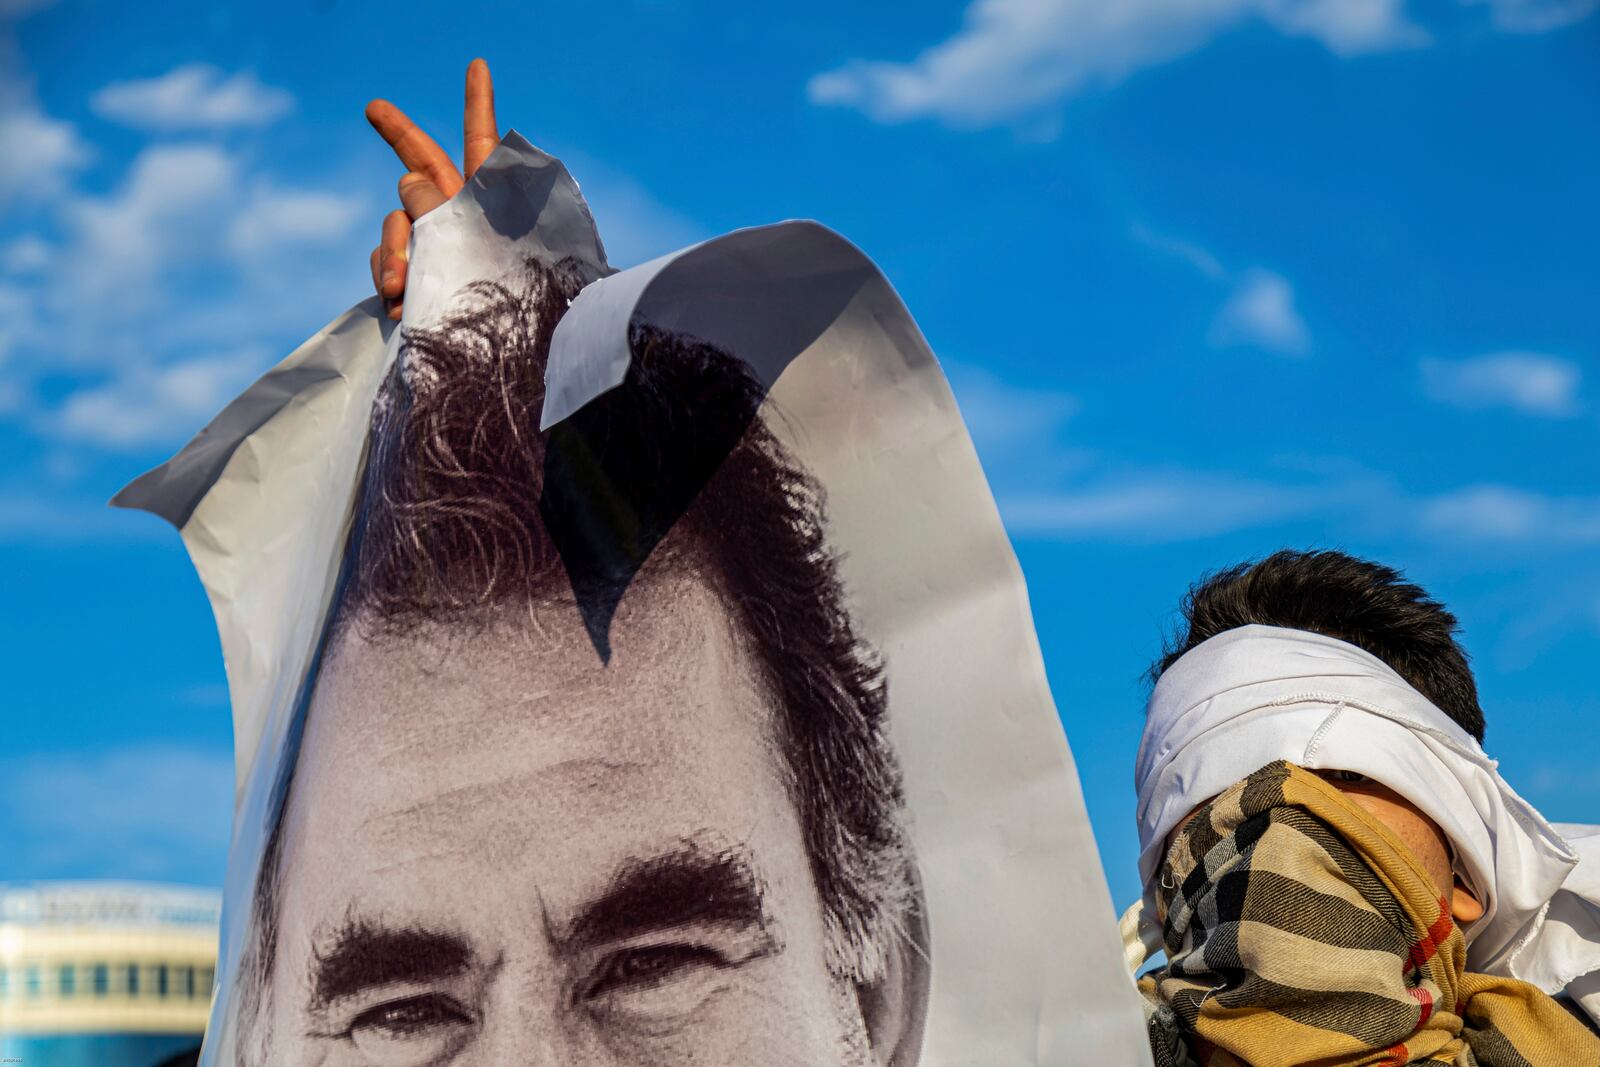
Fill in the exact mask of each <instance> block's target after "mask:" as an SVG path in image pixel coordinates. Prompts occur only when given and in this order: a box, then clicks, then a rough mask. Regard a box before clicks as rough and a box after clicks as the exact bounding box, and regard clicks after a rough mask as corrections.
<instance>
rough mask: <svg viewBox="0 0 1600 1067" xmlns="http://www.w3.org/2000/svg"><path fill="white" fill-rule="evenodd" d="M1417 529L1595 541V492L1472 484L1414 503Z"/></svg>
mask: <svg viewBox="0 0 1600 1067" xmlns="http://www.w3.org/2000/svg"><path fill="white" fill-rule="evenodd" d="M1418 510H1419V519H1420V522H1421V527H1422V529H1423V530H1424V531H1425V532H1427V533H1430V534H1432V535H1434V536H1436V537H1439V538H1444V539H1448V540H1451V541H1453V542H1456V543H1460V542H1472V541H1476V542H1492V543H1502V544H1503V543H1514V544H1528V543H1544V544H1568V545H1593V544H1600V497H1573V496H1566V497H1563V496H1554V495H1550V494H1546V493H1539V492H1535V491H1532V490H1528V489H1522V488H1518V487H1515V486H1507V485H1476V486H1469V487H1467V488H1464V489H1459V490H1456V491H1454V492H1450V493H1445V494H1442V495H1440V496H1437V497H1434V498H1432V499H1429V500H1425V501H1422V502H1420V506H1419V509H1418Z"/></svg>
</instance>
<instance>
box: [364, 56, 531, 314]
mask: <svg viewBox="0 0 1600 1067" xmlns="http://www.w3.org/2000/svg"><path fill="white" fill-rule="evenodd" d="M367 121H368V122H370V123H372V128H373V129H375V130H377V131H378V133H379V134H380V135H382V137H383V139H384V140H385V141H388V142H389V147H390V148H393V149H394V153H395V155H397V156H399V157H400V162H401V163H403V164H405V168H406V173H405V176H404V177H402V178H401V179H400V204H401V210H397V211H391V212H390V213H389V214H388V215H387V216H385V217H384V220H383V233H382V236H381V237H380V239H379V241H378V247H377V248H374V249H373V250H372V284H373V285H374V286H375V287H376V288H377V290H378V295H379V296H381V297H383V299H384V301H385V303H386V304H387V305H388V314H389V317H390V318H391V319H399V318H400V309H401V301H402V298H403V297H404V296H405V291H406V246H407V244H408V243H409V242H410V240H411V224H412V223H413V222H415V221H416V220H417V219H419V218H421V217H422V216H423V215H426V214H427V213H428V212H430V211H432V210H433V209H434V208H436V207H438V206H439V205H440V204H442V203H444V202H445V201H446V200H448V199H450V198H451V197H452V196H454V195H456V193H458V192H460V190H461V187H462V185H464V184H466V180H467V179H468V178H470V177H472V175H473V172H475V171H476V170H477V169H478V167H479V166H480V165H481V164H482V163H483V161H484V160H485V159H488V158H489V153H491V152H493V151H494V149H495V145H497V144H499V143H500V134H499V133H498V132H497V130H496V127H495V121H494V84H493V82H491V81H490V79H489V64H487V63H485V62H484V61H483V60H481V59H474V60H473V61H472V63H471V64H470V65H468V67H467V107H466V119H465V121H464V122H463V124H462V128H463V130H464V138H463V140H464V144H463V146H462V162H463V163H464V164H465V165H464V167H463V168H462V169H461V170H457V169H456V165H455V163H454V161H452V160H451V158H450V156H449V154H448V153H447V152H445V150H444V149H442V148H440V147H439V145H438V143H437V142H435V141H434V139H433V138H431V137H429V136H428V135H427V134H425V133H423V132H422V129H421V127H419V126H418V125H417V124H416V123H414V122H412V121H411V120H410V119H409V118H407V117H406V114H405V112H403V111H401V110H400V109H399V108H397V107H395V106H394V105H393V104H391V103H389V101H387V100H374V101H372V103H370V104H368V105H367Z"/></svg>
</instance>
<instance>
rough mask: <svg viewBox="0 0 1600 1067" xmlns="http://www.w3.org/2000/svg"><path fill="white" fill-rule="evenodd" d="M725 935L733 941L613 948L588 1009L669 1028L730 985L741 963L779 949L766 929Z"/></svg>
mask: <svg viewBox="0 0 1600 1067" xmlns="http://www.w3.org/2000/svg"><path fill="white" fill-rule="evenodd" d="M721 940H722V941H724V942H727V943H726V944H723V945H721V946H713V945H711V944H704V943H696V942H693V941H674V942H665V943H661V944H646V945H637V946H632V947H629V948H626V949H623V950H621V951H618V952H615V953H612V954H610V955H609V956H607V957H605V958H604V959H603V960H602V961H601V963H600V966H599V969H598V970H597V972H596V973H595V975H594V978H593V979H592V980H591V982H590V983H589V985H588V987H587V988H586V989H585V990H584V992H583V999H584V1001H585V1002H586V1004H587V1007H588V1010H589V1011H590V1012H591V1013H592V1014H594V1015H595V1016H597V1019H598V1021H599V1022H600V1023H601V1025H603V1026H616V1027H625V1028H629V1029H634V1030H637V1031H639V1032H641V1033H645V1034H652V1033H657V1034H659V1033H663V1032H667V1031H670V1030H672V1029H675V1028H676V1027H678V1026H680V1025H683V1024H685V1023H687V1022H688V1021H690V1019H691V1018H692V1017H693V1015H694V1014H695V1012H697V1011H698V1010H699V1009H700V1008H702V1007H704V1006H705V1005H706V1003H707V1002H708V1001H710V1000H711V999H712V998H713V997H715V996H717V995H718V994H719V993H722V992H724V991H725V990H727V989H728V988H729V986H730V985H731V984H732V982H733V980H734V972H735V971H736V970H737V969H738V968H740V967H742V966H744V965H745V964H748V963H752V962H754V961H756V960H759V959H763V958H765V957H767V956H769V955H771V954H772V953H774V952H777V951H778V950H779V949H778V946H777V944H776V943H775V941H774V940H773V938H772V937H771V936H769V935H768V934H766V933H765V932H756V933H754V934H752V933H749V932H743V933H740V932H734V933H731V934H729V935H725V936H724V937H723V938H722V939H721Z"/></svg>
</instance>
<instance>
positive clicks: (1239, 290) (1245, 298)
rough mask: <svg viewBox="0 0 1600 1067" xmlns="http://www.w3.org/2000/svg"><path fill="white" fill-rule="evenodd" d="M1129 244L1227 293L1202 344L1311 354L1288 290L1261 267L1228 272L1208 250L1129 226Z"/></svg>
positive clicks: (1307, 335) (1290, 287) (1139, 224)
mask: <svg viewBox="0 0 1600 1067" xmlns="http://www.w3.org/2000/svg"><path fill="white" fill-rule="evenodd" d="M1129 233H1130V234H1131V235H1132V237H1133V239H1134V240H1135V241H1138V242H1139V243H1140V244H1142V245H1145V246H1146V247H1148V248H1151V249H1154V250H1155V251H1157V252H1160V253H1161V254H1162V255H1165V256H1168V257H1170V258H1172V259H1176V260H1179V261H1181V262H1183V263H1185V264H1187V265H1188V266H1189V267H1190V268H1191V269H1192V270H1194V272H1195V273H1196V274H1199V275H1200V276H1201V277H1203V278H1205V279H1206V280H1207V281H1211V282H1218V283H1222V284H1226V285H1228V286H1229V287H1230V288H1231V292H1230V293H1229V294H1228V297H1227V299H1226V300H1225V301H1224V302H1223V304H1222V307H1221V308H1220V309H1219V310H1218V312H1217V314H1216V317H1215V318H1214V319H1213V320H1212V322H1211V330H1210V333H1209V334H1208V336H1207V341H1208V342H1209V343H1210V344H1211V345H1212V346H1213V347H1218V348H1226V347H1231V346H1234V345H1247V346H1249V347H1252V348H1261V349H1265V350H1266V351H1268V352H1276V353H1277V354H1279V355H1283V356H1304V355H1306V354H1307V353H1309V352H1310V350H1311V331H1310V330H1309V329H1308V328H1307V327H1306V323H1305V319H1304V318H1303V317H1302V316H1301V314H1300V311H1299V309H1298V308H1297V307H1296V306H1295V300H1294V286H1293V285H1291V284H1290V283H1289V280H1288V279H1287V278H1285V277H1284V276H1283V275H1281V274H1279V273H1277V272H1276V271H1270V270H1267V269H1265V268H1263V267H1252V268H1250V269H1249V270H1244V271H1239V272H1234V271H1231V270H1229V269H1228V268H1227V267H1225V266H1223V264H1222V261H1221V260H1219V259H1218V258H1217V257H1216V256H1214V255H1212V254H1211V253H1210V252H1209V251H1207V250H1206V249H1204V248H1202V247H1201V246H1199V245H1197V244H1195V243H1194V242H1192V241H1186V240H1184V239H1183V238H1181V237H1174V236H1172V235H1171V234H1166V233H1161V232H1159V231H1157V230H1154V229H1152V228H1150V227H1149V226H1146V225H1145V224H1144V223H1142V222H1135V223H1134V224H1133V225H1132V227H1131V228H1130V230H1129Z"/></svg>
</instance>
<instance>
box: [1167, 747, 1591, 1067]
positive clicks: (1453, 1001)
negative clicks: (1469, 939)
mask: <svg viewBox="0 0 1600 1067" xmlns="http://www.w3.org/2000/svg"><path fill="white" fill-rule="evenodd" d="M1160 885H1161V892H1160V901H1159V902H1160V905H1161V907H1162V912H1163V916H1164V918H1163V922H1164V929H1163V935H1164V940H1165V943H1166V951H1167V957H1168V965H1167V967H1166V968H1165V969H1164V970H1161V971H1157V972H1155V973H1153V974H1151V975H1148V976H1146V977H1145V978H1144V979H1142V980H1141V981H1140V990H1141V991H1142V992H1143V993H1144V994H1145V996H1146V998H1147V999H1148V1000H1149V1001H1150V1002H1151V1004H1152V1007H1153V1010H1154V1011H1155V1012H1156V1014H1155V1015H1154V1016H1153V1018H1156V1019H1158V1020H1159V1019H1161V1018H1165V1019H1167V1020H1171V1021H1173V1022H1174V1023H1175V1024H1176V1027H1177V1029H1178V1030H1179V1031H1180V1032H1181V1033H1182V1034H1183V1035H1184V1036H1185V1037H1186V1038H1187V1045H1188V1051H1190V1052H1192V1054H1193V1056H1194V1059H1195V1060H1197V1061H1198V1062H1199V1064H1200V1065H1201V1067H1234V1065H1244V1064H1248V1065H1251V1067H1296V1065H1304V1064H1313V1063H1314V1064H1317V1065H1318V1067H1358V1065H1360V1067H1401V1065H1404V1064H1419V1065H1421V1064H1436V1065H1445V1064H1451V1065H1455V1067H1597V1065H1600V1038H1596V1037H1595V1036H1594V1035H1592V1034H1591V1033H1590V1032H1589V1030H1588V1029H1587V1028H1586V1027H1585V1026H1584V1025H1583V1024H1581V1023H1580V1022H1578V1021H1577V1020H1576V1019H1574V1018H1573V1017H1572V1016H1570V1015H1568V1014H1567V1013H1566V1011H1564V1010H1563V1009H1562V1008H1561V1006H1560V1005H1558V1004H1557V1003H1556V1002H1555V1001H1554V1000H1552V999H1551V998H1550V997H1549V996H1547V995H1546V994H1544V993H1543V992H1541V991H1539V990H1538V989H1537V988H1535V987H1534V986H1532V985H1529V984H1528V983H1526V982H1519V981H1516V980H1515V979H1511V978H1500V977H1491V976H1488V975H1482V974H1470V973H1467V971H1466V942H1465V939H1464V938H1463V936H1462V933H1461V930H1460V929H1459V928H1458V927H1457V926H1456V925H1455V923H1454V922H1453V921H1452V920H1451V917H1450V910H1449V907H1448V905H1447V903H1446V902H1445V901H1443V900H1441V899H1440V898H1439V896H1438V893H1437V891H1436V888H1437V887H1436V886H1435V885H1434V884H1433V882H1432V881H1431V879H1429V877H1428V876H1427V874H1426V873H1425V872H1423V871H1422V870H1421V868H1420V867H1419V866H1418V865H1417V862H1416V860H1415V859H1414V858H1413V857H1412V855H1411V853H1410V851H1409V850H1408V849H1406V848H1405V847H1404V846H1403V845H1402V844H1400V842H1399V841H1398V840H1397V839H1396V838H1395V837H1394V836H1393V834H1392V833H1391V832H1390V831H1389V830H1388V829H1387V828H1386V827H1385V826H1383V825H1382V824H1381V823H1379V822H1378V821H1377V820H1376V819H1374V818H1373V816H1372V815H1370V814H1369V813H1368V812H1367V811H1366V810H1365V809H1364V808H1362V807H1360V806H1359V805H1357V804H1354V803H1352V802H1350V801H1349V800H1347V799H1346V798H1345V796H1344V795H1343V794H1342V793H1340V792H1339V791H1338V790H1337V789H1335V788H1334V787H1333V786H1331V785H1329V784H1328V783H1326V782H1324V781H1323V780H1322V779H1321V778H1319V777H1317V776H1316V775H1315V774H1312V773H1311V772H1309V771H1306V770H1303V769H1301V768H1299V767H1295V766H1293V765H1291V764H1288V763H1284V762H1281V761H1280V762H1276V763H1271V764H1269V765H1267V766H1266V767H1263V768H1261V770H1259V771H1257V772H1256V773H1255V774H1252V775H1251V776H1250V777H1248V778H1247V779H1245V780H1244V781H1243V782H1240V783H1238V784H1237V785H1235V786H1233V787H1232V788H1230V789H1228V790H1227V791H1226V792H1224V793H1222V794H1221V795H1220V796H1218V797H1216V799H1214V800H1213V801H1212V802H1211V803H1210V804H1208V805H1206V807H1204V808H1202V809H1201V810H1200V812H1199V813H1198V814H1197V815H1196V816H1195V818H1194V819H1192V820H1191V821H1190V822H1189V823H1188V824H1187V825H1186V826H1184V827H1183V829H1181V830H1180V831H1178V832H1177V833H1176V834H1175V835H1173V839H1172V844H1171V847H1170V848H1169V849H1168V851H1167V854H1166V858H1165V861H1164V863H1163V864H1162V866H1161V870H1160ZM1153 1044H1155V1045H1157V1046H1158V1047H1157V1048H1156V1052H1157V1058H1158V1060H1160V1059H1161V1057H1162V1055H1166V1056H1167V1057H1168V1058H1167V1059H1166V1060H1165V1061H1164V1062H1165V1063H1171V1064H1182V1063H1184V1062H1185V1061H1184V1058H1183V1050H1181V1049H1178V1048H1176V1047H1175V1045H1173V1044H1172V1042H1170V1041H1168V1042H1167V1044H1168V1046H1169V1047H1168V1048H1167V1049H1163V1048H1162V1047H1160V1045H1161V1042H1160V1041H1156V1042H1153Z"/></svg>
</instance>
